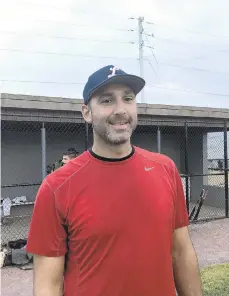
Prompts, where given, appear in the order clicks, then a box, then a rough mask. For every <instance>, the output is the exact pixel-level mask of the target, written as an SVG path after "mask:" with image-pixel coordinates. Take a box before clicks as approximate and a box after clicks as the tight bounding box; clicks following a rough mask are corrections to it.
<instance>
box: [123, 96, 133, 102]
mask: <svg viewBox="0 0 229 296" xmlns="http://www.w3.org/2000/svg"><path fill="white" fill-rule="evenodd" d="M133 99H134V98H133V97H126V98H125V100H126V101H132V100H133Z"/></svg>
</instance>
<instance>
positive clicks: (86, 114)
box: [81, 104, 92, 123]
mask: <svg viewBox="0 0 229 296" xmlns="http://www.w3.org/2000/svg"><path fill="white" fill-rule="evenodd" d="M81 112H82V115H83V118H84V120H85V121H86V122H87V123H92V114H91V108H90V105H85V104H83V105H82V110H81Z"/></svg>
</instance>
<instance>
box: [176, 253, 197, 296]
mask: <svg viewBox="0 0 229 296" xmlns="http://www.w3.org/2000/svg"><path fill="white" fill-rule="evenodd" d="M173 271H174V279H175V285H176V289H177V292H178V295H179V296H202V284H201V278H200V271H199V265H198V260H197V256H196V253H195V250H194V249H193V248H190V249H188V250H185V251H183V252H181V253H180V254H179V253H177V254H174V255H173Z"/></svg>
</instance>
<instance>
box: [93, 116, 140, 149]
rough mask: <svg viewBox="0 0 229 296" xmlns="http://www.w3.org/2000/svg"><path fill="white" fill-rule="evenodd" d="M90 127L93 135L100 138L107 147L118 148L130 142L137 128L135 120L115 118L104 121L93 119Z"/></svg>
mask: <svg viewBox="0 0 229 296" xmlns="http://www.w3.org/2000/svg"><path fill="white" fill-rule="evenodd" d="M119 123H120V124H119ZM92 127H93V131H94V133H95V134H96V135H97V136H98V137H99V138H101V139H102V140H103V142H104V143H106V144H108V145H109V146H118V145H123V144H125V143H127V142H129V141H130V138H131V136H132V134H133V132H134V130H135V129H136V127H137V119H132V118H130V117H128V118H126V117H125V118H123V117H122V118H120V117H119V118H118V117H117V118H112V119H108V120H106V121H104V120H101V119H95V118H94V120H93V122H92Z"/></svg>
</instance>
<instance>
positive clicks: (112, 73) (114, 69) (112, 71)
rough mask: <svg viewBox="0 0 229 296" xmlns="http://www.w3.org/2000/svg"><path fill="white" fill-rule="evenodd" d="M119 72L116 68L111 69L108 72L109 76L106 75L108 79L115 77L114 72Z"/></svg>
mask: <svg viewBox="0 0 229 296" xmlns="http://www.w3.org/2000/svg"><path fill="white" fill-rule="evenodd" d="M117 70H119V68H117V67H113V68H110V71H111V74H110V75H108V78H110V77H112V76H115V75H116V73H115V72H116V71H117Z"/></svg>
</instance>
